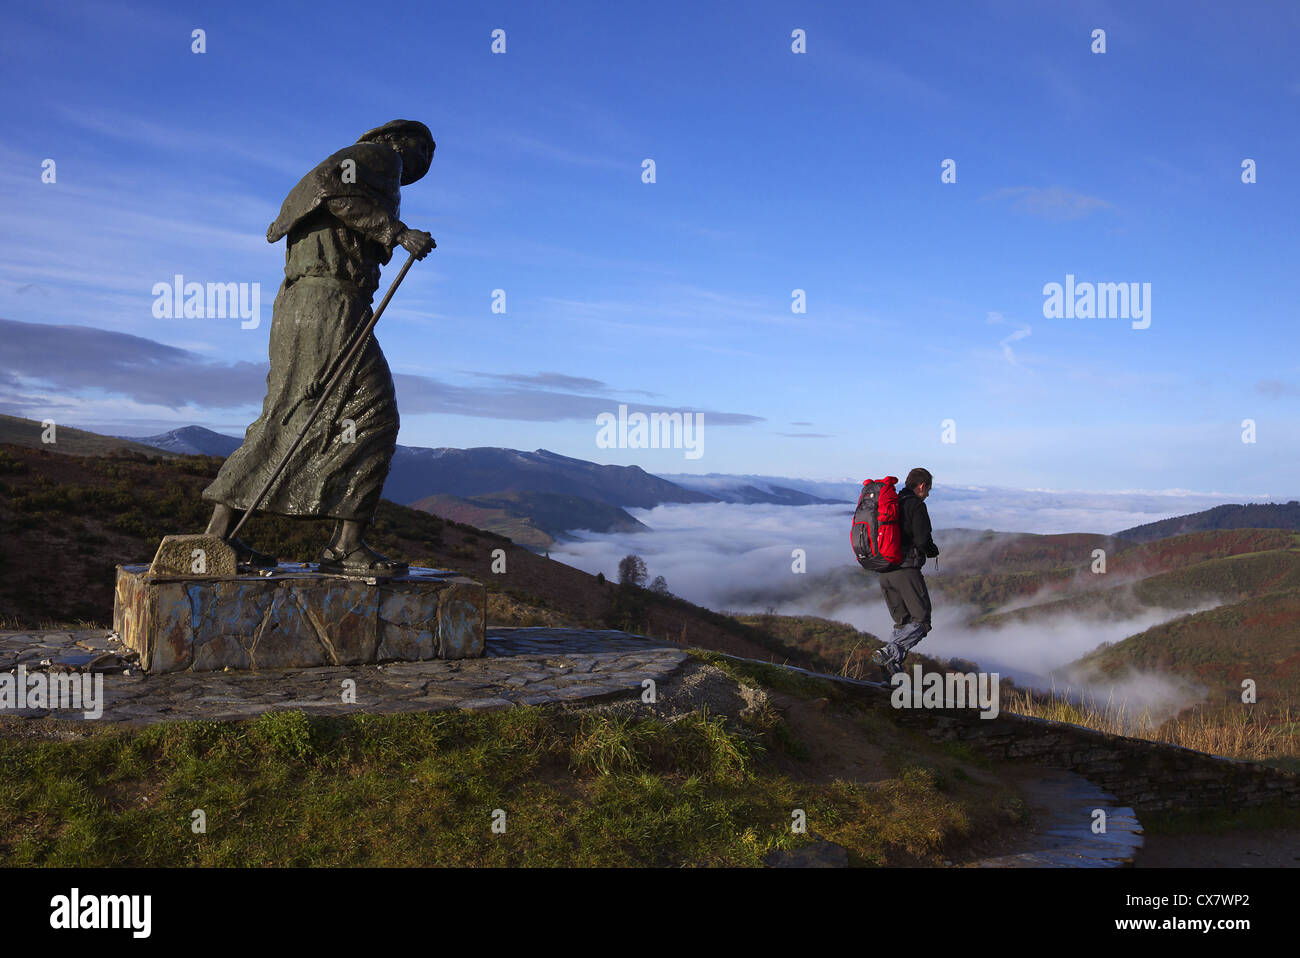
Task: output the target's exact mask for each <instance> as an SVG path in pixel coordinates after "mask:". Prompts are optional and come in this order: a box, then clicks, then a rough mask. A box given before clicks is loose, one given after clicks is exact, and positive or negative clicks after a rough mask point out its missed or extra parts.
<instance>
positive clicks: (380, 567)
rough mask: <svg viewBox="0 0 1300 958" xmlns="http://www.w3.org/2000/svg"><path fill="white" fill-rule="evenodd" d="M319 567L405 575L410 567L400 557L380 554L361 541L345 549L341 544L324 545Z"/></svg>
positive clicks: (342, 572)
mask: <svg viewBox="0 0 1300 958" xmlns="http://www.w3.org/2000/svg"><path fill="white" fill-rule="evenodd" d="M319 569H320V571H321V572H336V573H341V574H343V575H406V573H408V572H409V571H410V570H411V567H410V565H408V564H407V563H405V562H402V561H401V560H400V559H390V558H388V557H387V556H384V555H380V554H379V553H378V552H376V551H375V550H374V549H372V548H370V547H369V546H368V545H366V544H365V543H364V542H362V543H361V544H359V545H356V546H353V547H352V548H351V549H350V550H346V551H345V547H342V546H334V545H329V546H326V547H325V549H324V551H323V552H321V554H320V563H319Z"/></svg>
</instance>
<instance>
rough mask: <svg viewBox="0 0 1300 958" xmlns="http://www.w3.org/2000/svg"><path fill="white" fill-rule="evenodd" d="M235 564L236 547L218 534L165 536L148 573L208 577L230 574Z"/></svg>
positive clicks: (233, 571)
mask: <svg viewBox="0 0 1300 958" xmlns="http://www.w3.org/2000/svg"><path fill="white" fill-rule="evenodd" d="M238 565H239V564H238V562H237V560H236V559H235V550H234V549H232V548H231V547H230V545H229V544H228V543H226V542H225V541H224V540H222V538H221V537H220V536H207V535H203V536H164V537H163V541H162V542H160V543H159V544H158V552H157V554H156V555H154V557H153V564H152V565H150V566H149V574H150V575H153V576H173V577H183V578H195V579H207V578H214V577H216V576H233V575H235V574H236V573H237V572H238V571H239V569H238Z"/></svg>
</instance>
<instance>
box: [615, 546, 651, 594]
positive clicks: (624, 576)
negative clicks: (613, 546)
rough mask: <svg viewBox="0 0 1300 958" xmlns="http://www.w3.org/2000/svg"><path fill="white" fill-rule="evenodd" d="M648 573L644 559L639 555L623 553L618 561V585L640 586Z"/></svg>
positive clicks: (643, 583)
mask: <svg viewBox="0 0 1300 958" xmlns="http://www.w3.org/2000/svg"><path fill="white" fill-rule="evenodd" d="M649 574H650V573H649V572H648V571H647V570H646V567H645V560H644V559H642V558H641V557H640V556H639V555H635V554H632V555H625V556H623V558H622V559H620V560H619V561H618V583H619V585H634V586H636V587H637V588H642V587H643V586H644V585H645V580H646V576H648V575H649Z"/></svg>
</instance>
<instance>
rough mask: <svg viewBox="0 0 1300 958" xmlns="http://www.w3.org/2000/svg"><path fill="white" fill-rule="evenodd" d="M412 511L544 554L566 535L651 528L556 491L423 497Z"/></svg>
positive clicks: (614, 509) (621, 513)
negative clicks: (428, 514) (440, 517)
mask: <svg viewBox="0 0 1300 958" xmlns="http://www.w3.org/2000/svg"><path fill="white" fill-rule="evenodd" d="M411 508H413V509H421V510H423V511H425V512H431V513H433V514H434V515H437V516H442V517H443V518H444V519H451V520H453V521H455V522H464V523H467V524H469V525H472V526H477V527H478V528H480V529H487V530H488V531H490V532H496V533H500V534H501V535H504V536H509V537H510V538H511V539H513V540H514V541H515V542H517V543H519V544H520V545H523V546H526V547H528V548H530V549H533V550H534V551H540V550H542V549H548V548H550V546H552V545H553V544H554V543H555V541H556V540H557V539H560V538H563V537H564V536H565V534H566V533H569V532H572V531H574V530H578V529H587V530H590V531H592V532H643V531H647V530H648V529H649V527H648V526H646V525H645V524H644V523H642V522H638V521H637V520H636V519H634V518H632V517H631V516H630V515H628V514H627V513H626V512H624V511H623V510H622V509H620V508H618V507H617V506H611V505H606V504H605V503H603V502H596V501H595V500H593V499H584V498H582V497H581V496H564V495H560V494H558V493H554V492H503V493H497V494H494V495H483V496H471V497H468V498H464V497H461V496H451V495H446V494H439V495H434V496H426V497H424V498H423V499H417V500H416V501H415V502H413V503H411Z"/></svg>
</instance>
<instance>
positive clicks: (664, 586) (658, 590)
mask: <svg viewBox="0 0 1300 958" xmlns="http://www.w3.org/2000/svg"><path fill="white" fill-rule="evenodd" d="M650 591H651V592H653V593H654V594H655V595H672V593H671V592H669V591H668V582H667V581H666V580H665V579H664V577H663V576H661V575H657V576H655V580H654V581H653V582H651V583H650Z"/></svg>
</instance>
